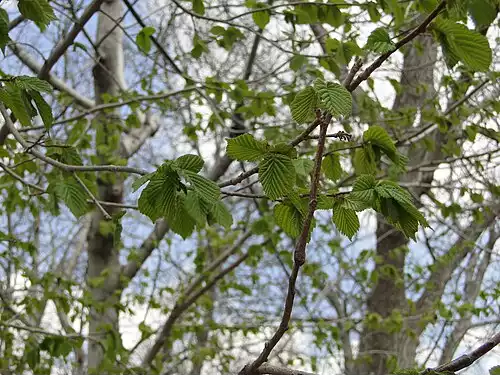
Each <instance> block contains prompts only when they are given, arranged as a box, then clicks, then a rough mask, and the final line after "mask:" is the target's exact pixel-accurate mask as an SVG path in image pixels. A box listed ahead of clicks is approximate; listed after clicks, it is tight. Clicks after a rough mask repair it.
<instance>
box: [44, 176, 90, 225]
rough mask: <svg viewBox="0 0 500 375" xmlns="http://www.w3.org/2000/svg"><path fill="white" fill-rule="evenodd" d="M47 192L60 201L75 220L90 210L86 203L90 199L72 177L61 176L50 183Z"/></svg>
mask: <svg viewBox="0 0 500 375" xmlns="http://www.w3.org/2000/svg"><path fill="white" fill-rule="evenodd" d="M47 190H48V191H49V192H53V193H54V194H55V195H56V197H57V198H59V199H61V200H62V201H63V202H64V203H65V204H66V206H68V208H69V209H70V211H71V212H72V213H73V215H75V217H77V218H78V217H80V216H82V215H84V214H86V213H87V212H88V211H89V209H90V205H89V203H88V202H87V199H89V198H90V197H89V196H88V195H87V193H86V191H85V189H84V188H83V187H82V186H81V185H80V183H79V182H78V181H77V180H76V179H75V178H74V177H73V176H72V175H69V176H68V175H67V176H63V178H60V179H57V180H55V181H53V182H51V184H50V185H49V187H48V189H47Z"/></svg>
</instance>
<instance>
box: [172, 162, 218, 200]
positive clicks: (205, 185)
mask: <svg viewBox="0 0 500 375" xmlns="http://www.w3.org/2000/svg"><path fill="white" fill-rule="evenodd" d="M181 174H182V175H183V176H184V178H186V180H187V181H188V182H189V183H190V186H191V188H192V189H193V190H194V191H195V192H196V193H197V194H198V195H199V196H200V198H201V199H203V200H204V201H205V202H207V203H208V204H215V203H216V202H217V201H218V199H219V196H220V188H219V187H218V186H217V184H216V183H215V182H213V181H211V180H208V179H206V178H205V177H203V176H200V175H199V174H197V173H194V172H191V171H189V170H183V171H182V172H181Z"/></svg>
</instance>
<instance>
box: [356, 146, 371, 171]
mask: <svg viewBox="0 0 500 375" xmlns="http://www.w3.org/2000/svg"><path fill="white" fill-rule="evenodd" d="M353 164H354V169H355V170H356V174H358V175H361V174H372V173H375V172H376V171H377V164H376V160H375V153H374V152H373V148H372V147H371V145H364V146H363V148H358V149H356V151H355V152H354V158H353Z"/></svg>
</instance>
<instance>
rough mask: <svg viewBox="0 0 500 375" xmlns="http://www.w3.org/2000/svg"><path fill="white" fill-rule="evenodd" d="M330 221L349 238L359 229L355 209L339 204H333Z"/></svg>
mask: <svg viewBox="0 0 500 375" xmlns="http://www.w3.org/2000/svg"><path fill="white" fill-rule="evenodd" d="M332 221H333V223H334V224H335V226H336V227H337V229H338V230H339V231H340V232H341V233H343V234H345V235H346V236H347V237H348V238H349V239H352V237H353V236H354V235H355V234H356V233H357V232H358V230H359V219H358V215H357V214H356V211H354V210H351V209H348V208H344V207H342V206H340V205H334V206H333V216H332Z"/></svg>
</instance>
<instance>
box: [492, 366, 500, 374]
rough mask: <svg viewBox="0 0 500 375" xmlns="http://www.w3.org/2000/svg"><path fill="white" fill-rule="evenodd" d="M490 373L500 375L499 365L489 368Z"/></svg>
mask: <svg viewBox="0 0 500 375" xmlns="http://www.w3.org/2000/svg"><path fill="white" fill-rule="evenodd" d="M490 375H500V366H493V367H492V368H490Z"/></svg>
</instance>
